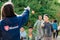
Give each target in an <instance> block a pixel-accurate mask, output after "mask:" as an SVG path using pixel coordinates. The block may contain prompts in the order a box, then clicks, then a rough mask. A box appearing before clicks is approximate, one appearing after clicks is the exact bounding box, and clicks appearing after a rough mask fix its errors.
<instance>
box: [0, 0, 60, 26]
mask: <svg viewBox="0 0 60 40" xmlns="http://www.w3.org/2000/svg"><path fill="white" fill-rule="evenodd" d="M6 1H7V0H4V1H2V2H6ZM12 2H13V3H14V6H15V8H14V10H15V12H16V13H17V14H21V13H22V12H23V10H24V7H27V6H30V8H31V11H30V16H29V22H30V24H32V25H33V24H34V23H35V21H36V20H37V18H38V15H42V16H43V15H44V14H48V15H49V16H50V19H53V18H54V19H57V20H58V21H60V19H59V18H60V16H58V15H57V14H58V13H60V3H58V2H57V0H12ZM0 7H1V2H0ZM32 10H34V11H35V13H34V14H32Z"/></svg>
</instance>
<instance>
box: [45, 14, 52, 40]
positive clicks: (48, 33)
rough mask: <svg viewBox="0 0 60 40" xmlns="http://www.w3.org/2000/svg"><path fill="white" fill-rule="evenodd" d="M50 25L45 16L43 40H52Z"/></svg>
mask: <svg viewBox="0 0 60 40" xmlns="http://www.w3.org/2000/svg"><path fill="white" fill-rule="evenodd" d="M52 30H53V28H52V24H51V23H50V22H49V17H48V15H47V14H45V15H44V38H45V39H44V40H52Z"/></svg>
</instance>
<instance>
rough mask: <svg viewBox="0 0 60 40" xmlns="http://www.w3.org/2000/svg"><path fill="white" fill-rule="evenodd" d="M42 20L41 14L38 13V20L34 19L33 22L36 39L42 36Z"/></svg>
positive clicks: (38, 39)
mask: <svg viewBox="0 0 60 40" xmlns="http://www.w3.org/2000/svg"><path fill="white" fill-rule="evenodd" d="M43 22H44V21H43V20H42V16H41V15H39V16H38V20H37V21H36V23H35V24H34V29H36V33H37V34H36V40H41V39H42V36H43V27H42V26H43V25H42V24H43Z"/></svg>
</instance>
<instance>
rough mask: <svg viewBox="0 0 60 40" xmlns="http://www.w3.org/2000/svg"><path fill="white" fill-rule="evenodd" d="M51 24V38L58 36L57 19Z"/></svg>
mask: <svg viewBox="0 0 60 40" xmlns="http://www.w3.org/2000/svg"><path fill="white" fill-rule="evenodd" d="M52 26H53V38H57V36H58V24H57V20H54V21H53V23H52Z"/></svg>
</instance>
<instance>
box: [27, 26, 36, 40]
mask: <svg viewBox="0 0 60 40" xmlns="http://www.w3.org/2000/svg"><path fill="white" fill-rule="evenodd" d="M27 40H35V35H34V33H33V28H32V27H29V30H28V35H27Z"/></svg>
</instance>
